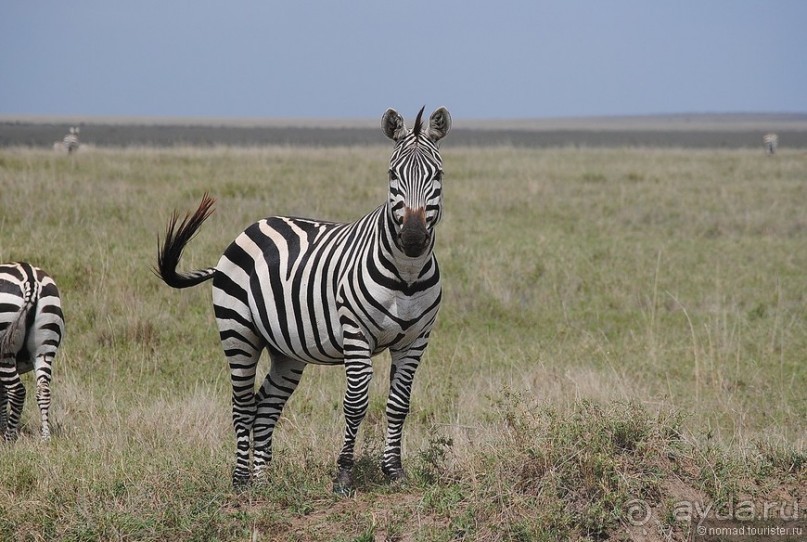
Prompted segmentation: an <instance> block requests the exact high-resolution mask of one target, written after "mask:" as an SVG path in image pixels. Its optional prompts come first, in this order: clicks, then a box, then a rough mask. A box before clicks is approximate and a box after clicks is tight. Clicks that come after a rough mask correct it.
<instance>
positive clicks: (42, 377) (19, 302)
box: [0, 263, 64, 441]
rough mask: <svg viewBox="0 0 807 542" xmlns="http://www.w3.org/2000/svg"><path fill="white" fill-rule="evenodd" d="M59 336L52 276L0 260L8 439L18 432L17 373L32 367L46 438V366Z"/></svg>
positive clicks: (1, 373) (0, 365)
mask: <svg viewBox="0 0 807 542" xmlns="http://www.w3.org/2000/svg"><path fill="white" fill-rule="evenodd" d="M63 336H64V317H63V315H62V305H61V300H60V299H59V290H58V289H57V288H56V283H55V282H53V279H52V278H51V277H50V276H48V274H47V273H45V272H44V271H42V270H41V269H38V268H36V267H33V266H31V265H30V264H27V263H9V264H2V265H0V430H3V429H4V430H5V434H4V436H5V439H6V440H7V441H12V440H15V439H16V438H17V431H18V425H19V422H20V415H21V413H22V406H23V404H24V402H25V387H24V386H23V384H22V381H21V380H20V375H21V374H24V373H27V372H28V371H30V370H32V369H34V370H35V372H36V402H37V404H38V405H39V411H40V414H41V416H42V429H41V435H42V439H44V440H47V439H49V438H50V422H49V421H48V411H49V409H50V379H51V366H52V364H53V358H54V357H55V356H56V351H57V350H58V348H59V344H60V343H61V342H62V337H63ZM9 403H10V407H11V408H10V413H9V408H8V407H9Z"/></svg>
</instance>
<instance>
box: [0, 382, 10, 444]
mask: <svg viewBox="0 0 807 542" xmlns="http://www.w3.org/2000/svg"><path fill="white" fill-rule="evenodd" d="M6 425H8V395H6V387H5V386H4V385H3V384H0V435H2V434H3V433H5V431H6Z"/></svg>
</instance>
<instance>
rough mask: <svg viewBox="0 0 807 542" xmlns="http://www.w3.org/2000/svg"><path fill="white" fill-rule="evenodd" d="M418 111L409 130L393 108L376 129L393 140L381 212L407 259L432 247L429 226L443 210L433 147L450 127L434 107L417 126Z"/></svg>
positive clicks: (439, 160)
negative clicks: (385, 199)
mask: <svg viewBox="0 0 807 542" xmlns="http://www.w3.org/2000/svg"><path fill="white" fill-rule="evenodd" d="M423 109H425V107H424V108H421V110H420V112H419V113H418V116H417V118H416V119H415V125H414V127H413V128H412V129H411V130H409V129H408V128H407V127H406V124H404V119H403V117H402V116H401V115H399V114H398V112H397V111H395V110H394V109H387V111H386V112H385V113H384V116H383V117H382V118H381V126H382V127H383V129H384V133H385V134H386V135H387V137H388V138H390V139H392V140H393V141H394V142H395V150H394V151H393V152H392V157H391V158H390V163H389V200H388V202H387V214H388V218H389V220H390V221H391V223H392V229H393V232H394V235H393V237H394V240H395V243H396V245H397V247H398V248H399V249H401V250H403V252H404V254H406V255H407V256H410V257H417V256H421V255H422V254H423V253H425V252H426V250H427V249H429V248H430V247H431V245H432V242H433V239H434V227H435V226H436V225H437V223H438V222H439V221H440V215H441V213H442V208H443V160H442V158H441V157H440V151H439V149H438V148H437V142H438V141H440V140H441V139H442V138H444V137H445V135H446V134H447V133H448V131H449V130H450V129H451V115H449V113H448V110H447V109H446V108H445V107H440V108H439V109H436V110H435V111H434V113H432V114H431V116H430V117H429V124H428V126H424V125H423Z"/></svg>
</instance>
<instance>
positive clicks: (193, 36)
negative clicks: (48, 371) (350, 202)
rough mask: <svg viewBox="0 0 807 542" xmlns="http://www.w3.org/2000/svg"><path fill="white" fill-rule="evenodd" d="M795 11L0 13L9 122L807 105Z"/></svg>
mask: <svg viewBox="0 0 807 542" xmlns="http://www.w3.org/2000/svg"><path fill="white" fill-rule="evenodd" d="M806 27H807V2H804V1H801V0H776V1H764V0H758V1H749V0H669V1H662V0H657V1H646V0H641V1H640V0H634V1H629V0H563V1H557V0H555V1H551V2H545V1H543V0H496V1H484V2H481V1H476V0H465V1H462V0H446V1H441V0H411V1H397V2H390V1H387V0H355V1H350V2H347V1H341V2H340V1H335V0H334V1H326V0H322V1H316V2H315V1H306V0H301V1H294V0H291V1H289V0H286V1H284V2H277V1H272V0H263V1H230V2H224V1H208V0H199V1H195V2H190V1H185V0H175V1H164V0H161V1H154V0H139V1H137V2H125V3H124V2H110V1H108V0H103V1H100V0H87V1H84V0H74V1H72V2H48V1H42V2H38V1H37V2H23V1H16V0H9V1H5V2H3V3H2V5H0V115H4V116H14V115H21V116H23V115H24V116H27V115H38V116H147V117H208V118H337V119H338V118H350V119H356V118H374V117H380V115H381V114H382V113H383V112H384V110H386V109H387V108H388V107H393V108H395V109H397V110H398V111H400V112H401V113H403V114H404V115H405V116H413V115H414V114H415V113H416V112H417V110H418V109H419V108H420V107H421V106H423V105H426V107H427V110H429V111H431V110H433V109H434V108H436V107H439V106H440V105H444V106H446V107H447V108H448V109H449V110H450V111H451V113H452V115H453V116H455V117H462V118H467V119H519V118H561V117H586V116H618V115H647V114H671V113H706V112H709V113H721V112H731V113H738V112H739V113H743V112H747V113H750V112H794V113H804V112H807V60H805V54H806V53H807V30H805V28H806Z"/></svg>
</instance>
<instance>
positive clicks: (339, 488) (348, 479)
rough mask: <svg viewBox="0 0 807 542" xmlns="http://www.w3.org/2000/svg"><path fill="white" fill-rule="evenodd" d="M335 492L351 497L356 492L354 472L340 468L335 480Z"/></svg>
mask: <svg viewBox="0 0 807 542" xmlns="http://www.w3.org/2000/svg"><path fill="white" fill-rule="evenodd" d="M333 492H334V493H336V494H337V495H339V496H341V497H350V496H352V495H354V494H355V493H356V490H355V489H354V487H353V473H352V472H351V471H350V470H348V469H339V472H338V473H337V474H336V478H334V480H333Z"/></svg>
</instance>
